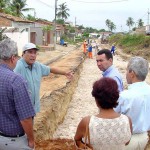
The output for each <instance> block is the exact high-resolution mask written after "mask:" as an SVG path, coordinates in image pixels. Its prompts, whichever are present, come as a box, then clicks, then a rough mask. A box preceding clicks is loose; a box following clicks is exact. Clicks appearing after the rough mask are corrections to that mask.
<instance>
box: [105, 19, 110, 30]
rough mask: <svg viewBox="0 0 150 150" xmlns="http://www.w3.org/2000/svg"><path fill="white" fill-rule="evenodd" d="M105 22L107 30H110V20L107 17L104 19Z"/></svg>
mask: <svg viewBox="0 0 150 150" xmlns="http://www.w3.org/2000/svg"><path fill="white" fill-rule="evenodd" d="M105 23H106V26H107V27H108V30H110V23H111V21H110V20H109V19H107V20H106V21H105Z"/></svg>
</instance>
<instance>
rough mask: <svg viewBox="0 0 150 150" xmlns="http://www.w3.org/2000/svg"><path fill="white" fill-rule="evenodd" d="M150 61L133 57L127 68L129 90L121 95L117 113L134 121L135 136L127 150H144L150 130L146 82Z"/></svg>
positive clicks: (148, 93)
mask: <svg viewBox="0 0 150 150" xmlns="http://www.w3.org/2000/svg"><path fill="white" fill-rule="evenodd" d="M148 70H149V64H148V61H147V60H145V59H144V58H142V57H132V58H131V59H130V61H129V63H128V66H127V73H126V79H127V82H128V84H130V85H129V87H128V90H124V91H123V92H121V93H120V97H119V100H118V101H119V105H118V106H117V107H116V108H115V111H116V112H119V113H122V114H125V115H127V116H129V117H130V118H131V120H132V127H133V135H132V138H131V141H130V143H129V145H127V146H126V149H125V150H137V149H138V150H144V148H145V147H146V144H147V142H148V131H149V130H150V118H149V114H150V86H149V85H148V84H147V83H146V82H145V78H146V76H147V74H148Z"/></svg>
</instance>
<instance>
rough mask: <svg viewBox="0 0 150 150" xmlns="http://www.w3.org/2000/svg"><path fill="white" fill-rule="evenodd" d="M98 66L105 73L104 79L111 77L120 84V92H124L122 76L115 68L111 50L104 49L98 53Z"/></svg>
mask: <svg viewBox="0 0 150 150" xmlns="http://www.w3.org/2000/svg"><path fill="white" fill-rule="evenodd" d="M96 61H97V66H98V68H99V69H100V70H101V71H103V73H102V75H103V77H110V78H113V79H114V80H116V82H117V84H118V90H119V91H120V92H121V91H123V81H122V76H121V74H120V73H119V71H118V69H116V68H115V67H114V66H113V56H112V53H111V51H110V50H108V49H102V50H100V51H99V52H98V53H97V56H96Z"/></svg>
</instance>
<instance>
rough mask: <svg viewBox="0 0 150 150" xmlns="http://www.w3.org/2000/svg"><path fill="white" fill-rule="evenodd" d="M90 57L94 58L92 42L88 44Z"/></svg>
mask: <svg viewBox="0 0 150 150" xmlns="http://www.w3.org/2000/svg"><path fill="white" fill-rule="evenodd" d="M88 57H89V58H90V59H93V54H92V45H91V44H89V46H88Z"/></svg>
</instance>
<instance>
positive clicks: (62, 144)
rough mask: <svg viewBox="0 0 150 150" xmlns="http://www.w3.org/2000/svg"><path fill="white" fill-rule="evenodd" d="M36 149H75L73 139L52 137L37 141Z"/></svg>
mask: <svg viewBox="0 0 150 150" xmlns="http://www.w3.org/2000/svg"><path fill="white" fill-rule="evenodd" d="M35 150H75V146H74V141H73V140H71V139H52V140H45V141H42V142H38V143H36V147H35Z"/></svg>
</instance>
